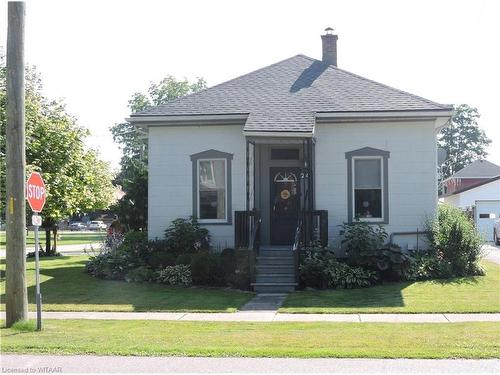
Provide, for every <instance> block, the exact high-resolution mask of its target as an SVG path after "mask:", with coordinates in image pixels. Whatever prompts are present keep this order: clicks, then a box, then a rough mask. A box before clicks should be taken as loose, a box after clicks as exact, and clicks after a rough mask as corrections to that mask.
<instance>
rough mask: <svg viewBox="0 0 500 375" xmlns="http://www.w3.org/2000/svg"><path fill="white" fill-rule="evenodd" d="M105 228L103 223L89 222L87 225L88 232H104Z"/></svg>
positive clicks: (97, 221)
mask: <svg viewBox="0 0 500 375" xmlns="http://www.w3.org/2000/svg"><path fill="white" fill-rule="evenodd" d="M106 228H107V226H106V224H104V222H103V221H99V220H96V221H91V222H90V224H89V229H90V230H106Z"/></svg>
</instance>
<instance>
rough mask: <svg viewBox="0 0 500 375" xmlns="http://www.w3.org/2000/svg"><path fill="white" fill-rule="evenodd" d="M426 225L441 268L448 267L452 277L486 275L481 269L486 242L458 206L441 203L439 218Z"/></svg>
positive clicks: (433, 251) (434, 253) (433, 250)
mask: <svg viewBox="0 0 500 375" xmlns="http://www.w3.org/2000/svg"><path fill="white" fill-rule="evenodd" d="M426 226H427V231H428V232H429V242H430V244H431V250H432V253H433V255H434V256H435V257H436V259H438V260H439V262H440V263H439V264H440V265H441V266H443V267H445V268H446V267H448V268H449V273H450V275H449V276H469V275H481V274H483V272H484V271H483V270H482V269H481V267H480V266H479V260H480V258H481V247H482V245H483V239H482V238H481V235H480V234H479V232H478V231H477V229H476V227H475V225H474V222H473V221H472V219H470V218H468V217H467V216H466V215H465V214H464V213H463V212H462V211H461V210H460V209H458V208H456V207H453V206H451V205H447V204H441V205H439V207H438V215H437V218H435V219H434V220H430V221H428V222H427V224H426ZM442 271H443V272H441V274H444V273H446V272H444V271H446V269H444V270H442ZM449 276H448V277H449Z"/></svg>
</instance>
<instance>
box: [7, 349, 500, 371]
mask: <svg viewBox="0 0 500 375" xmlns="http://www.w3.org/2000/svg"><path fill="white" fill-rule="evenodd" d="M1 365H2V373H41V372H44V373H308V374H312V373H365V374H374V373H380V374H382V373H383V374H393V373H411V374H435V373H440V374H451V373H453V374H457V373H467V374H474V373H483V374H484V373H491V374H498V373H500V360H498V359H492V360H461V359H457V360H418V359H328V358H321V359H297V358H193V357H120V356H107V357H100V356H52V355H47V356H40V355H11V354H4V355H2V357H1ZM50 370H52V371H50Z"/></svg>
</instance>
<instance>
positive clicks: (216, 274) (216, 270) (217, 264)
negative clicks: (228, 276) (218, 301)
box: [191, 251, 225, 286]
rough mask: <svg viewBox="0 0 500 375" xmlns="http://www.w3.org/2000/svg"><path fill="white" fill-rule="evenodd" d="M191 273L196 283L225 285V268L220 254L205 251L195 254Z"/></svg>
mask: <svg viewBox="0 0 500 375" xmlns="http://www.w3.org/2000/svg"><path fill="white" fill-rule="evenodd" d="M191 275H192V277H193V284H195V285H214V286H215V285H224V281H225V278H224V270H223V268H222V264H221V261H220V255H218V254H212V253H209V252H208V251H203V252H200V253H196V254H194V255H193V258H192V260H191Z"/></svg>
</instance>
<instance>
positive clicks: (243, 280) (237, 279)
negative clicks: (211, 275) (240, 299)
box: [226, 269, 252, 290]
mask: <svg viewBox="0 0 500 375" xmlns="http://www.w3.org/2000/svg"><path fill="white" fill-rule="evenodd" d="M226 279H227V283H228V284H229V286H230V287H231V288H234V289H241V290H248V289H249V288H250V283H251V282H252V280H251V279H250V273H249V272H248V271H247V270H245V269H242V270H239V269H236V270H235V271H234V273H232V274H229V275H226Z"/></svg>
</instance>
